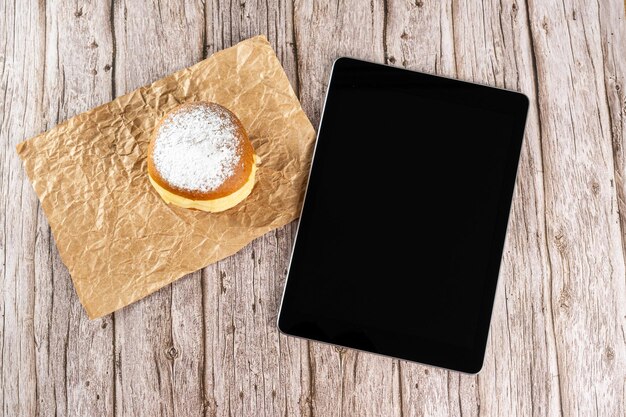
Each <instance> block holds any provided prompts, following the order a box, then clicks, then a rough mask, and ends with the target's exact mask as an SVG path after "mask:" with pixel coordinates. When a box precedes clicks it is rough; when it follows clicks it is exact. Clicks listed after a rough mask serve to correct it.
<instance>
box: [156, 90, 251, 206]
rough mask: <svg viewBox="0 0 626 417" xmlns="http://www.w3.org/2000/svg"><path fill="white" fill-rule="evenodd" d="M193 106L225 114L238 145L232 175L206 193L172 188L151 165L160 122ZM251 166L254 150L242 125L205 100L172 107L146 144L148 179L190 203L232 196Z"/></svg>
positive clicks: (226, 111)
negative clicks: (189, 200)
mask: <svg viewBox="0 0 626 417" xmlns="http://www.w3.org/2000/svg"><path fill="white" fill-rule="evenodd" d="M196 106H205V107H208V108H209V109H210V110H213V111H218V112H220V113H221V114H225V115H226V116H227V117H228V118H229V119H230V121H231V122H232V123H233V124H234V125H235V126H236V127H235V131H236V135H237V138H238V142H239V144H238V153H239V155H240V156H241V158H240V160H239V164H237V166H236V167H235V172H234V174H233V175H231V176H230V177H229V178H228V179H227V180H226V181H224V183H223V184H222V185H220V186H219V187H218V188H217V189H215V190H212V191H206V192H202V191H197V190H184V189H181V188H178V187H174V186H173V185H171V184H170V183H169V182H167V181H166V180H165V179H164V178H163V177H162V176H161V174H160V173H159V171H158V169H157V168H156V166H155V164H154V159H153V151H154V142H155V139H156V136H157V133H158V132H159V130H160V128H161V126H162V125H163V124H164V123H167V121H168V118H169V117H170V116H172V115H174V114H176V113H178V112H181V111H182V112H184V111H187V110H188V109H191V108H193V107H196ZM253 164H254V148H253V147H252V143H250V139H249V138H248V134H247V132H246V130H245V129H244V127H243V124H241V121H240V120H239V119H238V118H237V116H235V115H234V114H233V113H232V112H231V111H230V110H228V109H227V108H226V107H224V106H220V105H219V104H217V103H211V102H208V101H196V102H192V103H185V104H181V105H179V106H176V107H175V108H174V109H173V110H172V111H170V112H169V113H167V114H166V115H165V116H163V117H162V118H161V120H160V121H159V123H158V124H157V126H156V127H155V129H154V131H153V132H152V136H151V137H150V144H149V145H148V174H149V175H150V177H151V178H152V179H153V180H154V181H155V182H156V183H157V184H159V185H160V186H161V187H163V188H165V189H166V190H167V191H169V192H171V193H173V194H176V195H179V196H181V197H185V198H189V199H192V200H214V199H217V198H222V197H225V196H227V195H230V194H232V193H234V192H235V191H237V190H239V189H240V188H241V187H243V186H244V184H245V183H246V181H247V180H248V178H249V177H250V172H251V171H252V165H253Z"/></svg>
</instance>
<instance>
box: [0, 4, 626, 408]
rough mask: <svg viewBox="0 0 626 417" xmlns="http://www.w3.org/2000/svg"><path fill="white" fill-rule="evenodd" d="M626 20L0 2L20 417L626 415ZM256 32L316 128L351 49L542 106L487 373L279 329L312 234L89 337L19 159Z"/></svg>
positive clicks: (213, 270)
mask: <svg viewBox="0 0 626 417" xmlns="http://www.w3.org/2000/svg"><path fill="white" fill-rule="evenodd" d="M622 3H623V2H621V1H620V0H608V1H604V2H584V1H580V0H577V1H572V2H562V1H557V0H545V1H544V0H542V1H539V0H526V1H524V2H520V1H517V0H489V1H485V2H473V1H469V0H448V1H443V2H436V1H431V0H424V1H421V0H420V1H400V0H371V1H369V2H363V1H356V0H348V1H344V2H330V1H315V2H313V1H303V0H295V1H293V2H292V1H286V0H266V1H260V0H250V1H247V0H243V1H239V2H232V1H225V0H205V1H199V2H198V1H191V0H187V1H176V2H165V1H162V0H156V1H151V2H149V1H145V0H141V1H132V2H131V1H128V0H112V1H111V2H110V3H107V2H98V1H94V0H92V1H81V2H78V3H76V2H69V1H60V2H35V1H23V2H22V1H20V2H0V19H1V20H0V149H1V152H2V153H1V154H0V187H1V188H0V191H1V192H0V207H1V209H0V254H1V255H2V256H1V257H0V258H1V259H2V262H1V263H0V279H1V280H2V281H0V287H1V289H2V292H1V294H0V315H1V317H2V320H0V339H1V343H0V402H1V404H2V415H3V416H17V415H20V416H22V415H24V416H30V415H58V416H73V415H103V416H135V415H153V416H175V415H184V416H230V415H244V416H263V415H265V416H280V415H287V416H295V415H303V416H356V415H359V416H366V415H371V416H414V415H416V416H453V415H454V416H455V415H458V416H461V415H462V416H492V415H493V416H503V415H506V416H537V417H539V416H577V415H581V416H621V415H625V413H626V388H625V384H626V336H625V335H626V329H625V327H626V267H625V257H626V242H625V241H624V238H625V236H624V231H625V230H626V151H625V150H624V137H625V133H626V123H625V119H626V96H625V93H624V89H626V60H625V59H624V58H623V56H625V55H626V24H625V21H624V5H623V4H622ZM256 34H265V35H266V36H267V37H268V39H269V40H270V42H271V44H272V46H273V47H274V49H275V50H276V53H277V56H278V58H279V59H280V61H281V62H282V64H283V66H284V68H285V71H286V72H287V76H288V77H289V79H290V81H291V83H292V85H293V87H294V90H295V91H296V93H297V94H298V95H299V97H300V98H301V101H302V105H303V108H304V109H305V111H306V112H307V114H308V115H309V117H310V118H311V120H312V122H313V123H314V125H316V124H317V123H318V121H319V117H320V114H321V110H322V104H323V97H324V93H325V89H326V84H327V80H328V75H329V72H330V66H331V64H332V61H333V60H334V59H335V58H337V57H339V56H342V55H350V56H354V57H359V58H363V59H368V60H372V61H376V62H385V63H388V64H390V65H395V66H401V67H405V68H409V69H414V70H420V71H426V72H430V73H436V74H440V75H445V76H454V77H459V78H462V79H467V80H473V81H476V82H479V83H486V84H491V85H496V86H499V87H504V88H510V89H515V90H519V91H522V92H524V93H525V94H527V95H528V96H529V98H530V99H531V108H530V114H529V118H528V123H527V130H526V137H525V142H524V146H523V150H522V159H521V161H520V168H519V175H518V180H517V187H516V193H515V199H514V202H513V208H512V212H511V220H510V224H509V235H508V240H507V244H506V248H505V254H504V259H503V264H502V268H501V281H500V285H499V288H498V293H497V298H496V303H495V307H494V312H493V319H492V328H491V333H490V337H489V344H488V348H487V355H486V358H485V366H484V368H483V371H482V372H481V373H480V374H479V375H461V374H458V373H454V372H448V371H444V370H441V369H434V368H430V367H426V366H420V365H417V364H411V363H407V362H403V361H398V360H393V359H388V358H383V357H378V356H374V355H370V354H366V353H359V352H355V351H351V350H348V349H342V348H335V347H332V346H327V345H323V344H319V343H314V342H306V341H301V340H298V339H295V338H291V337H286V336H284V335H281V334H279V333H278V331H277V329H276V326H275V322H276V314H277V310H278V305H279V301H280V296H281V291H282V287H283V284H284V279H285V272H286V268H287V266H288V262H289V256H290V252H291V245H292V243H293V237H294V233H295V224H292V225H288V226H286V227H284V228H281V229H279V230H276V231H273V232H270V233H268V234H267V235H265V236H263V237H261V238H259V239H257V240H255V241H254V242H252V243H251V244H250V245H249V246H248V247H246V248H245V249H244V250H242V251H241V252H240V253H238V254H236V255H234V256H232V257H230V258H228V259H225V260H223V261H221V262H218V263H216V264H214V265H211V266H209V267H207V268H205V269H204V270H202V271H198V272H196V273H194V274H191V275H190V276H188V277H185V278H183V279H182V280H180V281H178V282H176V283H175V284H173V285H172V286H170V287H167V288H165V289H163V290H161V291H159V292H157V293H155V294H153V295H152V296H150V297H148V298H146V299H144V300H142V301H140V302H138V303H136V304H134V305H132V306H130V307H128V308H125V309H122V310H120V311H118V312H116V313H114V314H112V315H109V316H107V317H104V318H102V319H99V320H94V321H89V320H87V318H86V315H85V314H84V311H83V310H82V307H81V306H80V303H79V302H78V299H77V297H76V295H75V292H74V289H73V287H72V284H71V280H70V277H69V275H68V273H67V270H66V268H65V267H64V266H63V264H62V262H61V260H60V258H59V255H58V252H57V250H56V247H55V244H54V238H53V237H52V236H51V233H50V228H49V226H48V224H47V221H46V219H45V216H44V215H43V213H42V211H41V208H40V206H39V204H38V202H37V198H36V196H35V194H34V192H33V191H32V187H31V186H30V184H29V183H28V181H27V180H26V178H25V176H24V173H23V170H22V168H21V166H20V163H19V161H18V158H17V156H16V154H15V151H14V148H15V144H16V143H17V142H19V141H21V140H23V139H24V138H27V137H30V136H33V135H35V134H37V133H39V132H41V131H43V130H45V129H48V128H50V127H52V126H54V125H55V124H57V123H58V122H60V121H62V120H65V119H66V118H68V117H71V116H73V115H75V114H77V113H80V112H82V111H85V110H88V109H89V108H91V107H93V106H96V105H98V104H101V103H104V102H106V101H108V100H110V99H112V98H113V97H116V96H118V95H121V94H124V93H125V92H128V91H131V90H133V89H135V88H137V87H139V86H141V85H144V84H147V83H149V82H152V81H154V80H156V79H158V78H160V77H162V76H164V75H166V74H168V73H170V72H172V71H174V70H177V69H180V68H182V67H185V66H188V65H191V64H193V63H195V62H197V61H199V60H200V59H202V58H204V57H206V56H208V55H209V54H211V53H213V52H215V51H217V50H220V49H223V48H225V47H228V46H231V45H233V44H235V43H237V42H238V41H240V40H242V39H245V38H247V37H250V36H253V35H256Z"/></svg>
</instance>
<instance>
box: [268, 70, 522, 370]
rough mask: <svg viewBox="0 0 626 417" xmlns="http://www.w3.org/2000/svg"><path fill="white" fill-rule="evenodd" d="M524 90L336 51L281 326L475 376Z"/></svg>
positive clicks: (311, 336) (287, 330)
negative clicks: (348, 55)
mask: <svg viewBox="0 0 626 417" xmlns="http://www.w3.org/2000/svg"><path fill="white" fill-rule="evenodd" d="M527 110H528V99H527V98H526V96H524V95H523V94H520V93H517V92H512V91H507V90H502V89H498V88H493V87H487V86H482V85H478V84H472V83H468V82H463V81H459V80H453V79H449V78H443V77H437V76H434V75H429V74H422V73H418V72H413V71H407V70H403V69H399V68H393V67H389V66H385V65H380V64H374V63H369V62H364V61H359V60H355V59H351V58H340V59H338V60H337V61H335V64H334V66H333V71H332V75H331V80H330V84H329V88H328V93H327V98H326V103H325V106H324V112H323V115H322V120H321V122H320V129H319V133H318V140H317V145H316V151H315V156H314V160H313V165H312V169H311V176H310V178H309V185H308V189H307V194H306V198H305V202H304V207H303V211H302V216H301V220H300V225H299V228H298V235H297V238H296V242H295V245H294V251H293V255H292V261H291V265H290V268H289V274H288V279H287V282H286V285H285V291H284V294H283V302H282V305H281V310H280V313H279V318H278V325H279V328H280V330H281V331H283V332H284V333H287V334H290V335H294V336H299V337H304V338H307V339H313V340H319V341H322V342H327V343H333V344H338V345H342V346H345V347H351V348H355V349H360V350H364V351H370V352H373V353H377V354H382V355H389V356H393V357H397V358H401V359H406V360H411V361H416V362H421V363H424V364H430V365H435V366H439V367H443V368H448V369H454V370H458V371H463V372H469V373H475V372H478V371H479V370H480V368H481V366H482V362H483V358H484V354H485V347H486V342H487V335H488V332H489V322H490V318H491V311H492V307H493V300H494V295H495V290H496V285H497V280H498V273H499V268H500V261H501V257H502V250H503V246H504V240H505V235H506V227H507V222H508V216H509V210H510V207H511V198H512V195H513V189H514V185H515V176H516V171H517V165H518V160H519V154H520V148H521V144H522V138H523V132H524V125H525V121H526V114H527Z"/></svg>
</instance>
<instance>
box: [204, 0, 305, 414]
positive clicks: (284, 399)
mask: <svg viewBox="0 0 626 417" xmlns="http://www.w3.org/2000/svg"><path fill="white" fill-rule="evenodd" d="M292 13H293V10H292V4H291V2H287V1H273V2H262V1H243V2H237V3H229V4H228V5H224V4H223V2H221V1H212V2H207V11H206V15H207V28H206V46H207V48H206V50H207V52H213V51H216V50H220V49H223V48H227V47H229V46H231V45H233V44H235V43H237V42H239V41H240V40H243V39H246V38H248V37H251V36H254V35H257V34H264V35H266V36H267V38H268V39H269V41H270V43H271V44H272V46H273V48H274V50H275V51H276V54H277V56H278V59H279V60H280V61H281V63H282V65H283V67H284V68H285V71H286V73H287V76H288V78H289V80H290V81H291V84H292V86H293V87H294V90H295V91H296V94H297V93H298V77H297V74H296V65H295V61H296V48H295V41H294V34H293V26H292V21H293V14H292ZM292 242H293V238H292V227H291V226H289V225H288V226H286V227H283V228H281V229H279V230H276V231H274V232H270V233H268V234H267V235H265V236H263V237H261V238H259V239H257V240H255V241H254V242H252V244H251V245H249V246H248V247H246V248H245V249H244V250H242V251H241V252H240V253H238V254H236V255H234V256H232V257H230V258H228V259H226V260H224V261H221V262H218V263H217V264H215V265H211V266H210V267H208V268H206V269H205V270H204V271H203V284H204V295H205V303H204V304H205V310H204V314H205V334H206V350H205V352H206V374H205V379H204V384H205V387H206V388H205V392H206V406H207V411H208V415H220V416H223V415H259V416H261V415H266V416H275V415H301V414H308V413H309V411H310V410H309V404H310V400H309V397H310V395H309V380H308V378H309V375H308V358H307V356H308V350H307V344H306V342H301V341H299V340H297V339H294V338H288V337H285V336H283V335H279V333H278V331H277V329H276V314H277V309H278V304H279V299H280V295H281V292H282V286H283V283H284V275H285V273H286V269H287V265H288V262H289V254H290V252H291V246H292Z"/></svg>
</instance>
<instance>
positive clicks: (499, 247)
mask: <svg viewBox="0 0 626 417" xmlns="http://www.w3.org/2000/svg"><path fill="white" fill-rule="evenodd" d="M350 63H357V64H358V65H364V64H365V65H373V66H378V67H384V68H385V71H391V72H394V71H402V73H403V74H404V75H403V76H408V75H407V73H412V74H413V75H414V76H415V77H422V78H423V77H426V78H430V77H432V80H433V81H436V82H442V81H445V82H447V83H452V84H457V83H460V84H462V86H463V87H464V88H467V89H468V90H471V92H472V93H476V94H478V95H480V96H481V99H482V100H483V102H485V98H489V96H490V95H491V96H493V97H498V99H499V100H500V103H499V104H500V105H499V106H498V108H499V109H500V110H502V109H506V111H504V112H505V113H507V114H511V115H512V116H513V117H514V118H515V120H514V122H513V129H514V130H513V133H512V135H511V138H510V139H511V140H512V141H513V143H512V148H511V151H510V154H509V159H508V161H507V163H506V166H505V174H504V176H505V178H504V189H503V191H502V195H501V196H500V201H499V204H498V220H497V223H496V226H495V227H496V236H504V238H502V239H497V240H494V245H495V247H494V249H493V250H492V253H491V254H490V259H489V265H490V275H489V277H488V278H487V283H486V285H485V286H486V287H487V288H486V289H485V291H484V292H483V299H485V300H487V301H485V302H483V303H482V304H481V305H480V321H479V325H478V327H479V329H478V331H477V334H476V343H475V344H474V348H473V349H462V348H458V347H457V348H451V347H450V345H445V344H437V343H434V342H433V343H430V344H428V343H425V342H424V341H423V340H420V339H419V336H415V342H414V343H411V342H410V340H409V339H408V338H406V337H404V339H402V340H399V339H400V338H398V337H394V336H398V335H397V334H390V335H388V339H389V340H390V345H389V346H385V347H384V348H383V349H372V348H371V346H368V345H363V344H362V343H360V342H359V341H358V340H353V341H352V342H350V341H348V342H346V341H345V340H342V341H338V340H336V338H335V339H333V338H332V337H325V336H320V335H313V334H311V333H310V332H309V333H308V334H307V333H306V332H302V331H298V330H295V331H294V327H295V325H294V323H297V322H298V317H296V316H294V314H295V311H291V312H288V311H287V312H286V311H285V308H284V306H285V298H286V297H289V295H288V292H289V282H290V279H291V276H290V275H291V270H292V267H291V266H292V264H293V262H294V260H295V258H296V256H295V254H296V252H297V248H298V235H299V233H300V224H302V219H304V218H306V217H307V214H306V206H307V204H306V201H307V194H308V186H307V192H306V193H305V198H304V203H303V205H302V211H301V216H300V219H301V220H300V223H299V224H298V230H297V232H296V238H295V241H294V246H293V250H292V254H291V260H290V264H289V268H288V273H287V278H286V280H285V286H284V290H283V295H282V298H281V303H280V307H279V312H278V317H277V325H278V329H279V331H280V332H282V333H284V334H286V335H290V336H295V337H300V338H303V339H307V340H314V341H319V342H323V343H327V344H332V345H338V346H343V347H347V348H351V349H356V350H360V351H365V352H370V353H374V354H378V355H384V356H390V357H394V358H397V359H402V360H407V361H411V362H417V363H421V364H426V365H431V366H436V367H440V368H445V369H451V370H455V371H459V372H464V373H470V374H475V373H477V372H479V371H480V369H481V368H482V365H483V361H484V356H485V350H486V345H487V340H488V335H489V329H490V323H491V315H492V311H493V305H494V302H495V294H496V291H497V286H498V282H499V275H500V274H499V270H500V267H501V260H502V254H503V250H504V245H505V242H506V236H507V234H506V230H507V227H508V219H509V217H510V210H511V206H512V197H513V193H514V187H515V178H516V176H517V168H518V165H519V159H520V153H521V146H522V143H523V137H524V129H525V125H526V119H527V115H528V106H529V100H528V97H527V96H525V95H524V94H522V93H519V92H516V91H512V90H505V89H501V88H497V87H492V86H487V85H481V84H476V83H471V82H467V81H461V80H457V79H452V78H448V77H441V76H437V75H432V74H427V73H422V72H417V71H410V70H407V69H403V68H398V67H392V66H387V65H383V64H377V63H372V62H368V61H362V60H357V59H354V58H348V57H341V58H338V59H336V60H335V62H334V63H333V66H332V70H331V74H330V77H329V83H328V88H327V91H326V97H325V100H324V108H323V110H322V114H321V117H320V124H319V126H320V128H319V129H318V135H317V141H316V145H315V149H314V151H313V159H312V163H311V169H310V173H309V182H310V181H311V175H312V174H313V172H314V166H315V153H316V152H317V144H318V142H319V140H320V134H321V132H322V130H323V129H322V126H323V123H324V115H325V112H326V102H327V101H328V98H329V97H330V95H331V94H332V91H331V86H332V80H333V77H334V76H335V75H336V73H337V71H338V70H339V71H340V70H342V66H344V65H350ZM378 69H380V68H378ZM503 92H504V93H505V94H503ZM470 96H471V95H470ZM504 97H506V100H508V102H507V103H502V101H503V100H505V99H504ZM502 104H505V105H504V106H502ZM322 140H323V138H322ZM503 217H504V218H503ZM295 261H296V262H298V261H300V260H299V259H297V260H295ZM292 281H293V280H292ZM290 315H291V317H290ZM303 319H304V317H303V316H302V315H301V316H300V318H299V320H300V322H302V321H303ZM313 319H314V320H315V323H316V324H320V325H321V326H322V327H324V326H325V328H326V329H329V328H333V327H334V328H342V326H346V325H347V324H344V323H338V322H337V320H332V321H329V320H327V319H324V318H323V317H319V316H317V317H313ZM377 332H378V333H379V334H380V332H381V329H377ZM326 334H327V333H326ZM385 337H386V338H387V335H385ZM396 339H397V340H396ZM394 340H396V341H395V342H394Z"/></svg>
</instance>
